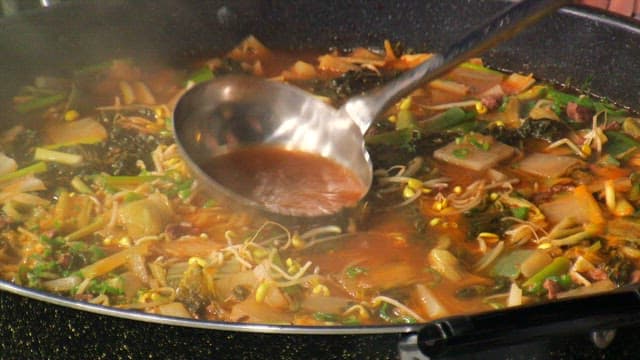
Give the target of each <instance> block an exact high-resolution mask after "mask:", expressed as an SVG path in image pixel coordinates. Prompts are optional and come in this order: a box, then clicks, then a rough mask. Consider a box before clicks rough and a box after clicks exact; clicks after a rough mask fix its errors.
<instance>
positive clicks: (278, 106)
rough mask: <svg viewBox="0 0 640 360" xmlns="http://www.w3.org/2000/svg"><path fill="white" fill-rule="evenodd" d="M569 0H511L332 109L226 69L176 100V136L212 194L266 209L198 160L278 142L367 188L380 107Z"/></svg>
mask: <svg viewBox="0 0 640 360" xmlns="http://www.w3.org/2000/svg"><path fill="white" fill-rule="evenodd" d="M569 2H570V1H568V0H524V1H521V2H518V3H515V4H513V5H512V6H510V7H508V8H507V9H506V10H504V11H502V12H501V13H499V14H497V15H496V16H495V17H493V18H492V19H490V20H489V21H488V22H486V23H485V24H484V25H482V26H481V27H479V28H476V29H475V30H472V31H471V32H469V33H468V34H467V35H466V36H464V37H463V38H462V39H461V40H459V41H457V42H455V43H454V44H453V45H452V46H450V47H449V48H448V49H447V50H446V51H445V52H444V53H443V54H435V55H433V56H432V57H431V58H429V60H427V61H426V62H424V63H422V64H421V65H419V66H417V67H415V68H414V69H412V70H410V71H407V72H405V73H403V74H402V75H400V76H399V77H397V78H395V79H394V80H392V81H390V82H389V83H387V84H385V85H384V86H382V87H379V88H377V89H374V90H373V91H371V92H369V93H368V94H365V95H362V96H357V97H354V98H352V99H350V100H349V101H347V102H346V103H345V104H344V105H343V106H342V107H341V108H339V109H335V108H333V107H331V106H330V105H327V104H325V103H323V102H322V101H320V100H318V99H317V98H315V97H314V96H313V95H311V94H309V93H307V92H304V91H303V90H301V89H298V88H295V87H293V86H291V85H287V84H283V83H278V82H274V81H268V80H263V79H260V78H255V77H249V76H232V75H230V76H224V77H220V78H217V79H214V80H210V81H208V82H205V83H202V84H198V85H196V86H194V87H193V88H192V89H190V90H189V91H187V93H186V94H185V95H184V96H183V97H182V98H181V99H180V100H179V102H178V104H177V106H176V109H175V112H174V117H173V126H174V130H175V137H176V143H177V145H178V148H179V150H180V152H181V153H182V155H183V157H184V158H185V161H186V163H187V165H188V166H189V168H190V169H191V170H192V172H193V174H194V176H195V177H196V178H197V179H198V180H199V181H200V182H201V183H202V184H203V185H204V186H205V188H206V189H208V190H210V192H211V193H212V194H213V195H215V196H217V197H222V198H226V199H228V200H229V202H230V203H232V204H236V205H241V206H243V207H245V208H252V209H259V210H261V211H262V212H264V213H267V214H272V212H273V211H272V210H271V209H269V208H267V207H266V206H265V205H264V204H260V203H258V202H256V201H253V200H251V199H249V198H247V197H245V196H242V195H240V194H237V193H235V192H233V191H231V190H230V189H228V188H226V187H224V186H223V185H221V184H220V183H219V182H217V181H216V180H215V179H214V178H212V177H210V176H209V175H208V174H207V173H206V172H205V171H203V169H202V167H203V166H204V165H205V164H207V163H208V162H210V161H211V159H212V158H213V157H215V156H218V155H223V154H225V153H228V152H231V151H234V150H235V149H239V148H242V147H244V146H247V145H256V144H268V145H277V146H281V147H284V148H286V149H290V150H301V151H305V152H310V153H314V154H318V155H321V156H323V157H326V158H330V159H333V160H334V161H336V162H337V163H339V164H341V165H342V166H344V167H346V168H348V169H350V170H352V171H353V172H354V173H355V174H356V175H357V177H358V178H360V180H361V181H362V183H363V184H365V186H366V187H367V189H368V188H369V187H370V186H371V182H372V173H373V170H372V164H371V160H370V157H369V154H368V153H367V150H366V148H365V143H364V136H363V135H364V133H365V132H366V131H367V129H368V128H369V126H370V125H371V124H372V122H373V121H374V120H375V119H376V118H377V117H378V116H379V115H380V114H382V113H383V112H384V110H385V109H387V108H388V107H389V106H390V105H392V104H393V103H395V102H396V101H398V100H399V99H400V98H401V97H403V96H405V95H407V94H409V93H410V92H411V91H413V90H414V89H416V88H417V87H419V86H420V85H422V84H424V83H426V82H428V81H430V80H433V79H435V78H436V77H438V76H439V75H442V74H443V73H444V72H445V71H447V70H449V69H451V68H452V67H453V66H455V65H457V64H459V63H460V62H462V61H464V60H465V59H468V58H470V57H472V56H474V55H477V54H479V53H480V52H482V51H484V50H487V49H489V48H490V47H492V46H495V45H496V44H498V43H500V42H503V41H505V40H507V39H509V38H511V37H513V36H514V35H515V34H516V33H518V32H519V31H520V30H522V29H524V28H526V27H528V26H530V25H531V24H533V23H534V22H536V21H537V20H539V19H541V18H543V17H544V16H546V15H548V14H550V13H552V12H554V11H555V10H557V9H558V8H560V7H561V6H563V5H565V4H567V3H569ZM221 171H234V169H233V168H225V169H221ZM364 195H365V194H363V196H364ZM276 215H285V216H288V215H291V213H287V212H283V213H280V214H276ZM317 215H327V214H326V213H322V214H320V213H319V214H317Z"/></svg>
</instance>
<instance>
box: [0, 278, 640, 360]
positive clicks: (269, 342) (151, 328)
mask: <svg viewBox="0 0 640 360" xmlns="http://www.w3.org/2000/svg"><path fill="white" fill-rule="evenodd" d="M0 314H1V317H0V359H45V358H46V359H141V358H145V359H394V358H399V354H398V350H397V343H398V341H399V339H400V338H401V335H398V334H378V335H274V334H255V333H240V332H226V331H216V330H205V329H193V328H186V327H179V326H169V325H158V324H152V323H146V322H139V321H133V320H126V319H121V318H116V317H110V316H105V315H98V314H93V313H89V312H83V311H78V310H73V309H69V308H65V307H61V306H57V305H51V304H47V303H44V302H41V301H38V300H33V299H29V298H25V297H22V296H19V295H14V294H11V293H8V292H4V291H0ZM639 341H640V328H627V329H621V330H619V331H618V334H617V336H616V338H615V339H614V341H613V342H612V343H611V345H610V346H609V347H608V348H606V349H605V350H599V349H597V348H596V347H595V346H594V345H593V344H592V343H591V342H590V340H589V338H588V336H587V335H584V336H574V337H569V338H563V339H552V340H549V341H544V342H537V343H531V344H523V345H518V346H512V347H508V348H501V349H497V350H492V351H486V350H484V351H483V350H481V349H479V350H478V351H477V352H476V353H474V354H465V355H460V356H458V357H456V358H459V359H632V358H634V357H636V356H637V355H636V354H637V344H638V342H639Z"/></svg>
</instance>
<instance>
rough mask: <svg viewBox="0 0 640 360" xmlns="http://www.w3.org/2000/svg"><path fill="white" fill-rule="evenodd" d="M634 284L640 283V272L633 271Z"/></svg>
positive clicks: (632, 281) (632, 280)
mask: <svg viewBox="0 0 640 360" xmlns="http://www.w3.org/2000/svg"><path fill="white" fill-rule="evenodd" d="M630 282H631V283H632V284H637V283H640V270H633V272H632V273H631V281H630Z"/></svg>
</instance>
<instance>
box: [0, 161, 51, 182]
mask: <svg viewBox="0 0 640 360" xmlns="http://www.w3.org/2000/svg"><path fill="white" fill-rule="evenodd" d="M45 171H47V164H46V163H44V162H42V161H39V162H37V163H34V164H32V165H29V166H27V167H23V168H22V169H18V170H16V171H12V172H10V173H6V174H4V175H1V176H0V182H3V181H8V180H14V179H18V178H21V177H23V176H27V175H32V174H38V173H41V172H45Z"/></svg>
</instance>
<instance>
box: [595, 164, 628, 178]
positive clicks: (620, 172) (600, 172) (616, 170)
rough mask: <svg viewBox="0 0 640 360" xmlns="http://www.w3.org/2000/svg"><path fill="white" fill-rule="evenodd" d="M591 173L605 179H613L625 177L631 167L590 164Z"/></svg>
mask: <svg viewBox="0 0 640 360" xmlns="http://www.w3.org/2000/svg"><path fill="white" fill-rule="evenodd" d="M589 168H590V170H591V173H593V174H594V175H596V176H597V177H599V178H602V179H605V180H615V179H618V178H621V177H627V176H629V174H631V169H625V168H621V167H617V166H598V165H591V166H590V167H589Z"/></svg>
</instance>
